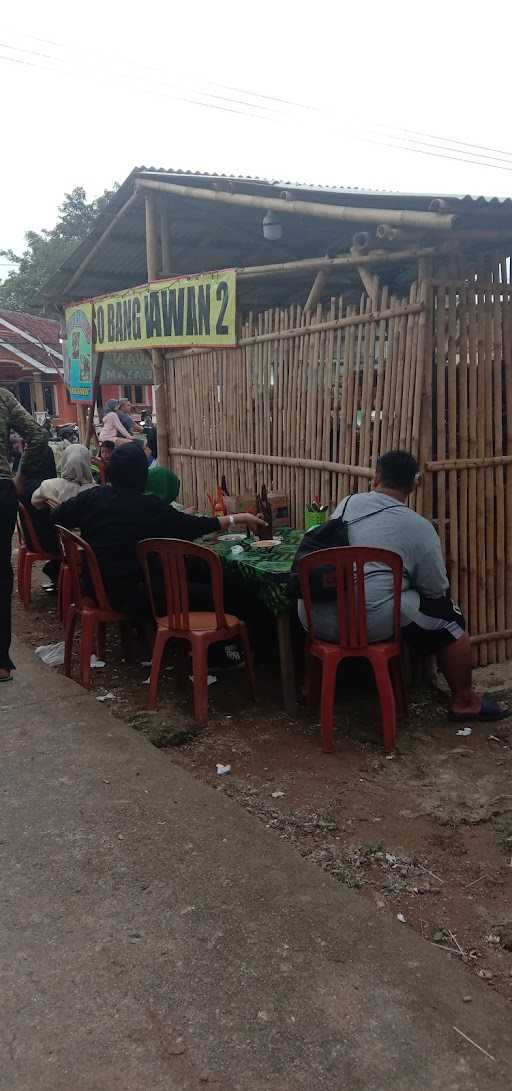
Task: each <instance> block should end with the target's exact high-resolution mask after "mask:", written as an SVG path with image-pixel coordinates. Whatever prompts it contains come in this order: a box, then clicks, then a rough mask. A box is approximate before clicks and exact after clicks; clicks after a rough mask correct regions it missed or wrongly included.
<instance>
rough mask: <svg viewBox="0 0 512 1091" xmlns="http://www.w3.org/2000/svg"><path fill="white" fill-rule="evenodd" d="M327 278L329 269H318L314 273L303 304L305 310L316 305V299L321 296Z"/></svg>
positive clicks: (311, 308)
mask: <svg viewBox="0 0 512 1091" xmlns="http://www.w3.org/2000/svg"><path fill="white" fill-rule="evenodd" d="M328 280H329V269H319V270H318V273H316V274H315V279H314V281H313V283H312V285H311V288H310V291H309V295H308V298H307V299H306V302H305V304H304V310H305V311H312V310H313V307H316V305H317V303H318V301H319V300H320V299H321V298H322V296H323V294H324V291H325V288H326V285H327V281H328Z"/></svg>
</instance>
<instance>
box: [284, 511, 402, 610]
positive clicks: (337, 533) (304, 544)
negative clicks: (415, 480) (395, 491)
mask: <svg viewBox="0 0 512 1091" xmlns="http://www.w3.org/2000/svg"><path fill="white" fill-rule="evenodd" d="M357 495H358V494H357V493H351V494H350V496H347V499H346V500H345V504H344V506H343V511H342V513H341V515H339V516H338V518H337V519H328V520H327V522H326V523H322V524H321V525H320V526H318V527H315V528H314V529H313V530H308V531H307V533H306V534H305V535H304V537H303V539H302V541H301V543H300V545H299V548H298V549H297V552H296V554H295V559H294V562H293V566H292V570H291V574H290V583H289V592H290V595H291V596H292V597H293V598H300V581H299V561H301V560H302V558H303V557H307V556H308V555H309V554H310V553H316V552H317V551H318V550H319V549H335V548H339V547H340V546H348V545H350V542H349V537H348V531H349V527H351V526H352V524H353V523H361V522H362V521H363V519H371V517H372V515H379V514H380V513H379V512H378V511H369V512H368V513H367V514H366V515H360V516H359V518H358V519H351V520H350V522H347V521H346V519H345V512H346V510H347V505H348V502H349V500H351V499H352V497H353V496H357ZM400 507H402V505H401V504H387V505H386V508H385V509H383V510H386V511H387V510H389V508H400ZM310 587H311V596H312V598H313V599H314V601H315V602H332V601H333V599H335V598H336V574H335V569H334V568H333V566H332V564H324V565H320V566H319V567H318V568H316V569H315V571H314V572H313V573H312V575H311V580H310Z"/></svg>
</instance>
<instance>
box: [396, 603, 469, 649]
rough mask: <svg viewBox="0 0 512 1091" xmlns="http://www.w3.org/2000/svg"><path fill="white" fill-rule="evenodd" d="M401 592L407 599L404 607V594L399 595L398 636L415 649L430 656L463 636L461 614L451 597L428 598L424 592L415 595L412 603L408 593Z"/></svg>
mask: <svg viewBox="0 0 512 1091" xmlns="http://www.w3.org/2000/svg"><path fill="white" fill-rule="evenodd" d="M405 595H406V596H407V598H408V602H407V606H406V607H405V609H404V606H405V603H404V598H405V596H404V595H402V636H403V638H404V640H405V641H406V642H407V643H408V644H410V645H411V647H413V648H414V649H415V651H417V652H420V653H421V654H422V655H430V654H431V653H432V652H438V651H439V650H440V649H441V648H446V646H447V645H448V644H452V643H453V642H454V641H455V640H460V638H461V636H464V633H465V631H466V622H465V619H464V615H463V613H462V610H461V609H460V607H459V606H457V604H456V603H455V602H453V601H452V599H450V598H442V599H429V598H426V596H425V595H415V596H414V598H415V599H416V603H417V606H413V604H412V603H411V599H412V595H411V594H410V592H405ZM404 614H405V617H404Z"/></svg>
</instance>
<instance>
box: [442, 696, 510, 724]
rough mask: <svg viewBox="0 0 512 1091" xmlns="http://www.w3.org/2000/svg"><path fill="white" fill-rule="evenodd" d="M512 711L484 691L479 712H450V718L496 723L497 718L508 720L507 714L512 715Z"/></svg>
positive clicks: (456, 720) (465, 721) (453, 721)
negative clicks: (502, 706)
mask: <svg viewBox="0 0 512 1091" xmlns="http://www.w3.org/2000/svg"><path fill="white" fill-rule="evenodd" d="M511 715H512V712H511V711H510V709H509V708H500V706H499V705H498V704H497V702H496V701H495V700H494V697H490V696H489V694H487V693H484V695H483V697H482V703H481V705H480V708H479V710H478V712H450V713H449V714H448V719H449V720H451V721H452V723H456V724H465V723H475V722H478V721H480V723H495V722H496V721H497V720H506V718H507V716H511Z"/></svg>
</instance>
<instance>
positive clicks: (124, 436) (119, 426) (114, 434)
mask: <svg viewBox="0 0 512 1091" xmlns="http://www.w3.org/2000/svg"><path fill="white" fill-rule="evenodd" d="M118 408H119V402H118V401H117V400H116V399H115V398H109V400H108V402H105V412H104V415H103V424H102V426H101V430H100V435H99V440H100V443H103V442H104V440H106V439H108V440H113V442H114V443H117V441H118V440H120V441H122V442H126V440H128V439H131V438H132V436H131V432H129V431H128V429H127V428H125V426H124V424H123V422H122V421H121V420H120V418H119V416H118V413H117V410H118Z"/></svg>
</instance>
